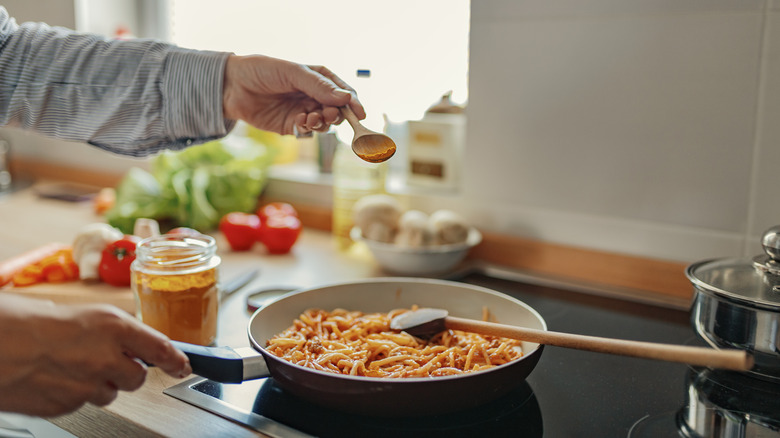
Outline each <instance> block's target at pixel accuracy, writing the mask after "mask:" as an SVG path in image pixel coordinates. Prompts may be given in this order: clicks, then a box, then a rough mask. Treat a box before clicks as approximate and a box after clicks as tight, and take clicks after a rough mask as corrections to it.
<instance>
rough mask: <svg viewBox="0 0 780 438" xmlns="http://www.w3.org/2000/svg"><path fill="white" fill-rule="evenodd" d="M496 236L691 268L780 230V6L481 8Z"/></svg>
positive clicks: (476, 81)
mask: <svg viewBox="0 0 780 438" xmlns="http://www.w3.org/2000/svg"><path fill="white" fill-rule="evenodd" d="M470 66H471V71H470V88H469V95H470V102H469V108H468V115H469V125H468V127H469V130H468V148H467V152H466V163H468V164H467V166H466V172H465V176H466V180H465V181H464V182H465V184H464V187H465V193H464V197H465V198H466V199H467V200H468V201H469V203H472V202H476V203H480V204H484V205H485V206H490V207H489V208H490V210H491V212H492V213H491V214H490V215H487V214H486V215H484V218H485V221H486V223H485V224H484V225H486V226H487V227H489V228H493V229H498V230H502V231H508V232H513V233H516V234H520V235H525V236H533V237H538V238H540V239H544V240H550V241H556V242H562V243H571V244H574V245H577V246H586V247H594V248H601V249H607V250H611V251H617V252H622V253H632V254H640V255H647V256H651V257H659V258H664V259H673V260H681V261H691V260H696V259H700V258H707V257H719V256H729V255H739V254H741V253H749V254H752V253H753V252H754V251H756V250H757V248H756V243H757V242H758V236H759V235H760V234H761V232H763V230H765V229H766V228H768V227H769V226H770V225H775V224H780V204H778V200H779V199H778V195H777V193H776V192H777V190H776V188H777V187H780V174H778V172H777V170H776V169H777V168H778V166H780V151H778V149H780V148H779V146H780V144H778V140H780V123H779V122H780V113H779V111H780V2H777V1H775V2H765V1H761V0H754V1H748V0H719V1H714V0H684V1H673V0H669V1H659V0H619V1H618V0H615V1H611V0H598V1H596V0H589V1H581V0H559V1H556V2H546V1H542V0H538V1H531V0H524V1H512V0H486V1H474V2H472V29H471V63H470Z"/></svg>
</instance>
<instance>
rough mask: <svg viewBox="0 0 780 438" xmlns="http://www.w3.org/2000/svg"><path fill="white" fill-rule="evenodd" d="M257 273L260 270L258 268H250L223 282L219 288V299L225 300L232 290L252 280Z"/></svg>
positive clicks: (234, 290)
mask: <svg viewBox="0 0 780 438" xmlns="http://www.w3.org/2000/svg"><path fill="white" fill-rule="evenodd" d="M259 273H260V271H259V270H258V269H252V270H249V271H246V272H243V273H241V274H239V275H237V276H235V277H233V278H231V279H230V280H229V281H227V282H225V284H224V285H222V287H221V288H220V301H223V300H225V299H226V298H227V297H229V296H230V295H232V294H233V293H234V292H236V291H237V290H239V289H241V288H242V287H244V286H246V285H247V284H249V282H251V281H252V280H254V279H255V277H257V275H258V274H259Z"/></svg>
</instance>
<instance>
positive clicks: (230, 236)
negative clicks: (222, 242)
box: [219, 211, 260, 251]
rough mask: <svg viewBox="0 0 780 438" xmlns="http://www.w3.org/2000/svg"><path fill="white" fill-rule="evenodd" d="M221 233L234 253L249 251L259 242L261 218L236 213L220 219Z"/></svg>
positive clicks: (254, 215)
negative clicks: (258, 234)
mask: <svg viewBox="0 0 780 438" xmlns="http://www.w3.org/2000/svg"><path fill="white" fill-rule="evenodd" d="M219 231H221V232H222V234H223V235H224V236H225V239H227V241H228V244H230V248H231V249H232V250H233V251H249V250H250V249H252V245H254V243H255V241H256V240H257V233H258V232H259V231H260V218H259V217H258V216H257V215H256V214H251V213H242V212H238V211H234V212H233V213H228V214H226V215H225V216H223V217H222V219H220V221H219Z"/></svg>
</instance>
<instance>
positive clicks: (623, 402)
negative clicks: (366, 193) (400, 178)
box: [166, 273, 780, 438]
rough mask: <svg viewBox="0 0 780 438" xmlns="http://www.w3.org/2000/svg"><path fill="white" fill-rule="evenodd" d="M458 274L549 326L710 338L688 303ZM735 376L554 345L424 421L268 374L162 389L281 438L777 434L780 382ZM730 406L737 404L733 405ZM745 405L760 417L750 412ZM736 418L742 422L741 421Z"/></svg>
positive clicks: (675, 340) (654, 337)
mask: <svg viewBox="0 0 780 438" xmlns="http://www.w3.org/2000/svg"><path fill="white" fill-rule="evenodd" d="M458 281H462V282H465V283H469V284H474V285H478V286H483V287H487V288H490V289H493V290H496V291H499V292H503V293H506V294H508V295H511V296H513V297H515V298H517V299H520V300H521V301H524V302H525V303H527V304H529V305H530V306H531V307H533V308H534V309H535V310H536V311H538V312H539V313H540V314H541V315H542V317H543V318H544V319H545V321H546V322H547V325H548V329H549V330H553V331H560V332H569V333H578V334H585V335H592V336H603V337H613V338H622V339H632V340H639V341H649V342H663V343H672V344H683V345H699V346H701V345H703V344H702V343H701V341H699V340H698V339H697V337H696V336H695V334H694V332H693V329H692V328H691V326H690V322H689V314H688V312H687V311H681V310H673V309H668V308H661V307H655V306H651V305H645V304H639V303H631V302H626V301H622V300H615V299H610V298H604V297H597V296H593V295H587V294H582V293H576V292H570V291H566V290H562V289H557V288H551V287H545V286H537V285H530V284H521V283H517V282H515V281H509V280H503V279H497V278H493V277H489V276H487V275H484V274H480V273H473V274H468V275H466V276H464V277H463V278H459V279H458ZM731 377H734V376H731V375H730V374H729V373H719V372H713V370H707V369H695V368H692V367H689V366H687V365H684V364H677V363H668V362H661V361H654V360H647V359H638V358H629V357H622V356H614V355H608V354H601V353H593V352H585V351H579V350H571V349H565V348H558V347H551V346H547V347H545V350H544V352H543V354H542V356H541V360H540V361H539V364H538V365H537V366H536V368H535V369H534V370H533V372H532V373H531V374H530V376H529V377H528V378H527V379H526V382H525V383H524V384H523V385H521V386H520V387H519V388H517V389H516V390H514V391H512V392H511V393H509V394H507V395H506V396H504V397H502V398H500V399H498V400H494V401H493V402H490V403H488V404H486V405H483V406H481V407H480V408H478V409H471V410H469V411H465V412H454V413H449V414H443V415H437V416H432V417H425V418H390V419H388V418H378V417H365V416H359V415H352V414H345V413H342V412H338V411H332V410H327V409H324V408H322V407H320V406H317V405H313V404H310V403H308V402H306V401H304V400H300V399H298V398H296V397H294V396H292V395H289V394H287V393H285V392H284V391H283V390H282V389H280V388H279V387H278V386H277V385H276V384H275V382H274V381H273V379H271V378H267V379H258V380H255V381H247V382H244V383H241V384H221V383H216V382H212V381H210V380H206V379H202V378H194V379H190V380H188V381H186V382H183V383H181V384H179V385H177V386H175V387H172V388H169V389H167V390H166V393H167V394H169V395H172V396H174V397H177V398H180V399H182V400H184V401H186V402H188V403H191V404H194V405H196V406H199V407H201V408H203V409H206V410H209V411H211V412H214V413H217V414H219V415H222V416H225V417H227V418H231V419H233V420H234V421H238V422H240V423H243V424H246V425H248V426H250V427H253V428H255V429H257V430H259V431H262V432H264V433H266V434H269V435H271V436H282V437H285V436H295V434H296V433H298V432H302V433H301V434H300V436H306V435H311V436H320V437H349V436H355V437H364V436H372V437H393V438H398V437H417V436H420V437H430V436H442V437H503V436H515V437H516V436H522V437H542V436H544V437H550V438H558V437H579V436H588V437H640V438H641V437H654V438H655V437H667V436H668V437H694V438H695V437H699V436H718V437H727V436H750V434H749V433H744V432H740V431H737V432H736V433H737V435H729V434H727V433H723V432H721V431H719V430H718V429H717V428H718V427H727V428H731V429H735V428H736V429H738V428H740V427H743V428H744V429H746V430H748V432H749V431H750V430H754V431H755V430H758V431H759V433H764V432H766V431H767V430H768V431H769V433H770V434H771V435H769V434H762V435H756V436H775V435H773V434H774V433H777V434H778V436H780V408H778V406H780V402H779V401H778V400H780V384H776V383H771V382H764V381H759V382H756V381H755V379H753V378H751V377H745V376H743V375H738V376H736V378H734V379H732V378H731ZM723 379H725V380H723ZM721 381H725V383H721ZM734 382H737V383H734ZM754 384H755V385H756V387H758V388H759V390H760V391H763V393H764V394H766V395H765V397H763V398H761V397H759V400H756V397H755V394H756V391H755V390H750V389H748V388H749V387H750V386H751V385H754ZM713 390H714V391H716V392H717V391H720V393H721V396H720V397H718V396H709V395H708V394H711V392H712V391H713ZM775 395H776V397H775ZM740 397H743V398H745V402H744V403H739V399H740ZM710 398H712V400H710ZM720 398H724V399H727V400H729V403H730V404H729V406H727V407H726V408H722V404H723V403H721V402H720V401H719V399H720ZM735 399H736V400H737V403H736V405H735V402H734V400H735ZM756 404H758V406H756ZM733 405H735V406H737V407H736V408H733ZM732 409H737V411H738V412H736V414H735V413H734V412H730V411H729V410H732ZM750 409H758V411H760V413H756V414H753V415H752V417H751V416H750V414H751V413H750V412H749V410H750ZM721 411H723V412H721ZM740 416H742V417H744V418H747V420H743V421H741V420H740ZM723 417H726V419H724V418H723ZM734 418H736V420H734ZM751 418H752V420H751ZM756 418H759V419H760V420H761V421H760V422H761V424H760V425H759V426H756V425H755V424H742V423H750V422H751V421H753V422H755V421H756V420H755V419H756ZM729 421H731V422H736V423H737V424H731V423H729ZM688 424H694V425H695V427H688V426H687V425H688ZM739 433H741V435H739Z"/></svg>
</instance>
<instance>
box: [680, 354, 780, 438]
mask: <svg viewBox="0 0 780 438" xmlns="http://www.w3.org/2000/svg"><path fill="white" fill-rule="evenodd" d="M686 381H687V391H686V393H687V403H686V405H685V407H684V408H683V409H681V410H680V411H679V412H678V414H677V426H678V429H679V431H680V435H681V436H683V437H688V438H701V437H711V438H747V437H777V436H778V434H780V397H778V394H780V382H767V381H766V380H763V379H756V378H753V377H751V376H749V375H747V374H743V373H736V372H733V371H725V370H713V369H703V370H694V369H691V370H690V371H689V373H688V375H687V376H686Z"/></svg>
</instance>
